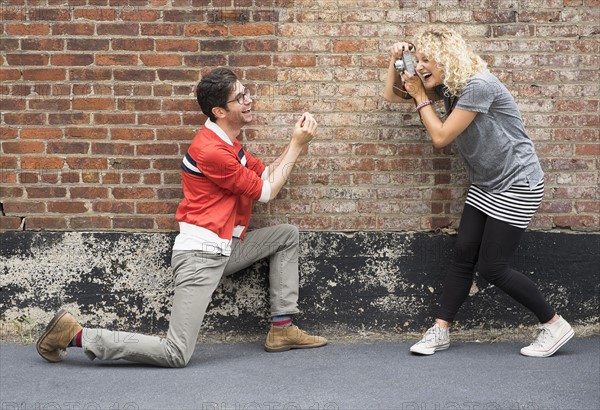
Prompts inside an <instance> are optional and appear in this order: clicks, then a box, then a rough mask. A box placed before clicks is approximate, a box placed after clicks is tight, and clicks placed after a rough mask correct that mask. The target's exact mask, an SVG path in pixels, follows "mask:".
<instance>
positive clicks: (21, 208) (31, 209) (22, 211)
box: [2, 201, 46, 216]
mask: <svg viewBox="0 0 600 410" xmlns="http://www.w3.org/2000/svg"><path fill="white" fill-rule="evenodd" d="M2 207H3V209H4V213H5V214H6V215H8V216H10V214H13V215H28V214H43V213H44V212H45V211H46V203H45V202H32V201H19V202H12V201H3V202H2Z"/></svg>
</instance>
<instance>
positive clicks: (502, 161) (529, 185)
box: [384, 26, 574, 357]
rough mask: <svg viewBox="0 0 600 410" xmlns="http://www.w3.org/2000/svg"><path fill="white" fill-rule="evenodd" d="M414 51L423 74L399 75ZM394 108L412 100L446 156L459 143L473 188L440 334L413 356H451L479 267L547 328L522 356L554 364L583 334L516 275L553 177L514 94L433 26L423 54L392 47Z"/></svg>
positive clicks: (420, 38) (389, 84)
mask: <svg viewBox="0 0 600 410" xmlns="http://www.w3.org/2000/svg"><path fill="white" fill-rule="evenodd" d="M409 48H411V49H416V61H414V64H415V68H416V71H417V74H416V75H411V74H410V73H408V72H407V71H405V72H404V73H403V74H402V75H398V74H397V72H396V70H395V67H394V62H395V61H396V59H398V58H400V57H401V56H402V53H403V52H407V50H408V49H409ZM384 98H385V99H386V100H388V101H390V102H401V101H402V100H405V99H410V98H412V99H413V100H414V102H415V104H416V109H417V111H418V112H419V114H420V115H421V120H422V121H423V124H424V125H425V128H426V129H427V132H428V133H429V135H430V137H431V140H432V142H433V145H434V146H435V147H436V148H441V147H445V146H446V145H448V144H450V143H451V142H452V141H454V140H456V143H457V145H458V149H459V151H460V154H461V156H462V158H463V161H464V163H465V166H466V170H467V173H468V176H469V177H470V179H471V186H470V188H469V192H468V194H467V199H466V203H465V206H464V210H463V213H462V217H461V221H460V226H459V229H458V239H457V243H456V249H455V256H454V261H453V263H452V266H451V268H450V270H449V272H448V274H447V276H446V279H445V282H444V288H443V292H442V298H441V303H440V307H439V310H438V312H437V316H436V320H435V324H434V326H432V327H431V328H429V329H428V330H427V332H426V333H425V336H424V337H423V338H422V339H421V340H420V341H419V342H417V343H416V344H414V345H413V346H412V347H411V348H410V351H411V352H413V353H418V354H424V355H431V354H433V353H435V352H436V351H437V350H443V349H447V348H448V347H449V346H450V339H449V335H448V328H449V326H450V324H451V323H452V322H453V320H454V317H455V316H456V313H457V312H458V309H459V308H460V307H461V305H462V304H463V302H464V301H465V300H466V298H467V296H468V295H469V290H470V289H471V285H472V282H473V273H474V270H475V265H476V264H477V266H478V272H479V274H480V276H482V277H483V278H485V279H486V280H487V281H489V282H490V283H492V284H494V285H495V286H497V287H499V288H500V289H502V290H503V291H504V292H506V293H507V294H508V295H510V296H511V297H512V298H513V299H515V300H516V301H517V302H519V303H520V304H522V305H523V306H525V307H526V308H527V309H529V310H530V311H531V312H532V313H533V314H534V315H535V316H536V317H537V318H538V320H539V321H540V323H541V325H540V327H539V333H538V335H537V337H536V339H535V340H534V342H533V343H532V344H531V345H529V346H527V347H523V348H522V349H521V354H522V355H525V356H532V357H548V356H551V355H553V354H554V353H555V352H556V351H557V350H558V349H559V348H560V347H561V346H562V345H564V344H565V343H566V342H567V341H568V340H569V339H571V338H572V337H573V334H574V332H573V329H572V328H571V326H570V325H569V324H568V323H567V321H566V320H565V319H563V318H562V317H560V316H559V315H557V314H556V312H555V311H554V309H553V308H552V307H551V306H550V305H549V304H548V302H547V301H546V300H545V298H544V296H543V295H542V293H541V292H540V291H539V290H538V289H537V287H536V285H535V284H534V283H533V282H532V281H531V280H530V279H529V278H528V277H527V276H525V275H523V274H522V273H520V272H517V271H515V270H513V269H511V268H510V267H509V266H508V262H509V260H510V258H511V256H512V255H513V253H514V252H515V250H516V248H517V246H518V244H519V240H520V239H521V235H522V234H523V232H524V231H525V229H526V228H527V226H528V224H529V222H530V220H531V218H532V217H533V214H534V213H535V211H536V210H537V208H538V207H539V205H540V202H541V200H542V197H543V194H544V173H543V171H542V168H541V166H540V163H539V160H538V157H537V155H536V153H535V150H534V147H533V143H532V142H531V140H530V139H529V137H528V136H527V133H526V132H525V129H524V126H523V121H522V119H521V115H520V113H519V109H518V108H517V105H516V103H515V101H514V99H513V98H512V96H511V94H510V93H509V91H508V90H507V89H506V87H505V86H504V85H503V84H502V83H501V82H500V81H499V80H498V79H497V78H496V77H495V76H494V75H492V74H491V73H490V72H489V71H488V69H487V65H486V63H485V62H484V61H483V60H482V59H481V58H480V57H479V56H478V55H476V54H475V53H473V52H472V51H471V50H470V49H469V47H468V46H467V44H466V43H465V41H464V39H463V38H462V37H461V36H460V35H459V34H458V33H457V32H455V31H453V30H451V29H449V28H446V27H433V26H430V27H425V28H424V29H422V30H421V31H420V32H419V33H418V34H417V35H416V36H415V39H414V45H413V44H412V43H406V42H404V43H396V44H394V46H392V50H391V62H390V67H389V69H388V74H387V78H386V83H385V89H384ZM440 99H442V100H444V104H445V106H446V115H445V116H444V118H442V119H440V118H438V116H437V115H436V112H435V110H434V109H433V106H432V102H433V101H434V100H440Z"/></svg>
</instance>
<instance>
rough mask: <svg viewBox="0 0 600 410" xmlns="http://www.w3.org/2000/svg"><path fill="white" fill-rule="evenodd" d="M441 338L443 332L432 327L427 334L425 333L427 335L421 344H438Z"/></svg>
mask: <svg viewBox="0 0 600 410" xmlns="http://www.w3.org/2000/svg"><path fill="white" fill-rule="evenodd" d="M440 336H441V331H440V330H437V329H436V328H435V327H431V328H429V329H427V332H425V335H424V336H423V338H422V339H421V343H426V342H436V341H437V340H438V339H440V338H441V337H440Z"/></svg>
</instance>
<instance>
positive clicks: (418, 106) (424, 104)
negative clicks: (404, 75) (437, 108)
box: [417, 100, 433, 111]
mask: <svg viewBox="0 0 600 410" xmlns="http://www.w3.org/2000/svg"><path fill="white" fill-rule="evenodd" d="M431 104H433V101H431V100H427V101H423V102H422V103H420V104H417V111H419V110H420V109H421V108H423V107H425V106H427V105H431Z"/></svg>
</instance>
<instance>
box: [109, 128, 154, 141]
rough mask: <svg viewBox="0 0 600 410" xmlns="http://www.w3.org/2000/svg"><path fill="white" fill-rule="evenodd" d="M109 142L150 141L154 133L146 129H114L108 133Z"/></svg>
mask: <svg viewBox="0 0 600 410" xmlns="http://www.w3.org/2000/svg"><path fill="white" fill-rule="evenodd" d="M110 139H111V140H136V141H139V140H144V141H146V140H152V139H154V132H153V131H152V130H150V129H147V128H116V129H111V131H110Z"/></svg>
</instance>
